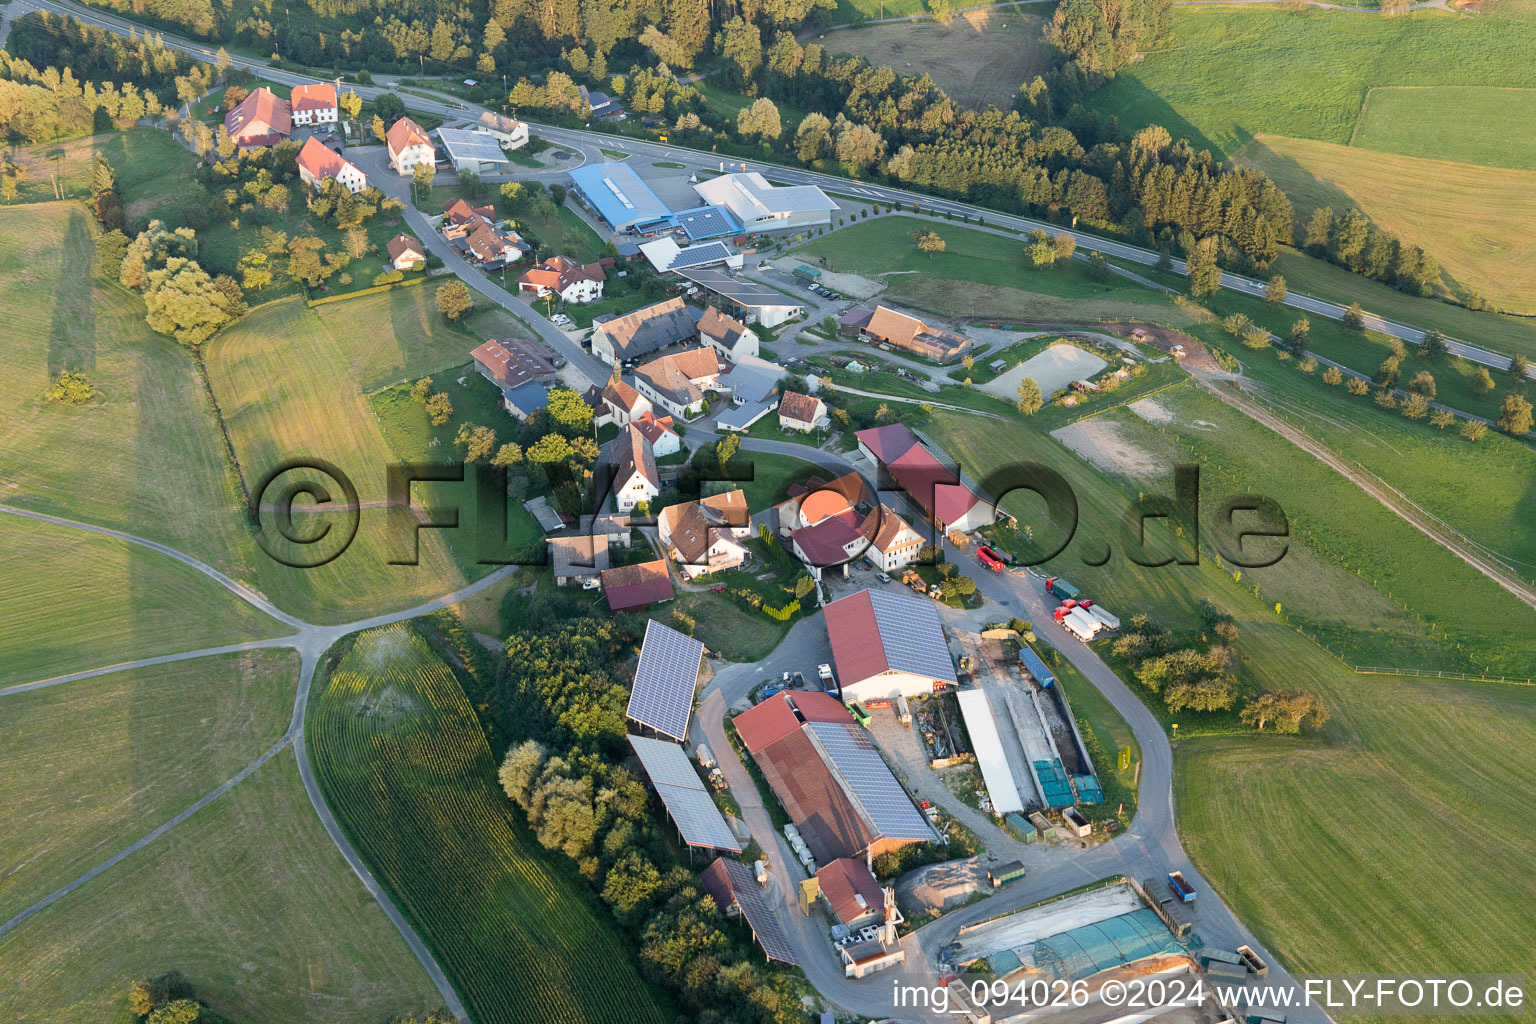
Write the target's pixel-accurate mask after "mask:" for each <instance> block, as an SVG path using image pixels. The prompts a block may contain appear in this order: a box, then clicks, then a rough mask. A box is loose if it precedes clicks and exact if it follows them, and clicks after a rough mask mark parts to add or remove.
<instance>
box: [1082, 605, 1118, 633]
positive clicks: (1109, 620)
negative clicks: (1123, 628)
mask: <svg viewBox="0 0 1536 1024" xmlns="http://www.w3.org/2000/svg"><path fill="white" fill-rule="evenodd" d="M1088 614H1089V615H1092V616H1093V617H1094V618H1096V619H1098V620H1099V621H1100V622H1102V623H1103V624H1104V628H1105V629H1119V628H1120V620H1119V619H1118V618H1117V617H1115V616H1114V615H1111V614H1110V613H1109V612H1107V611H1105V610H1104V607H1103V606H1102V605H1097V604H1096V605H1093V606H1091V607H1090V608H1089V609H1088Z"/></svg>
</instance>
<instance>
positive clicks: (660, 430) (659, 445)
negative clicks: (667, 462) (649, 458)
mask: <svg viewBox="0 0 1536 1024" xmlns="http://www.w3.org/2000/svg"><path fill="white" fill-rule="evenodd" d="M631 426H633V427H634V428H635V429H636V430H638V431H640V433H641V434H643V435H644V436H645V439H646V441H647V442H649V444H650V446H651V454H652V455H654V456H656V457H657V458H658V459H664V458H666V457H667V456H668V455H676V454H677V453H678V452H680V451H682V448H683V439H682V438H681V437H679V436H678V433H677V430H676V428H674V427H673V425H672V417H671V416H657V415H656V414H655V413H654V412H651V411H650V410H646V411H645V412H644V413H642V414H641V415H639V416H636V417H635V419H634V420H633V422H632V423H631Z"/></svg>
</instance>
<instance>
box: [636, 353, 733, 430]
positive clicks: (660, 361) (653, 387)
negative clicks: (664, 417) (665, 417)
mask: <svg viewBox="0 0 1536 1024" xmlns="http://www.w3.org/2000/svg"><path fill="white" fill-rule="evenodd" d="M724 369H725V367H724V366H722V365H721V363H720V354H719V353H718V352H716V351H715V350H714V349H712V348H707V347H706V348H693V349H685V350H683V351H681V352H672V353H669V354H667V355H664V356H661V357H660V358H657V359H652V360H651V361H650V362H646V363H641V364H640V365H639V366H637V367H635V386H636V388H638V389H639V391H640V393H641V394H642V395H644V396H645V397H646V398H649V399H650V400H651V402H652V403H654V404H655V405H658V406H660V407H661V408H663V409H665V410H667V411H668V412H670V413H671V414H672V415H674V416H681V417H684V418H687V417H692V416H697V415H698V414H699V413H701V412H703V410H704V392H705V391H718V390H721V387H720V374H721V371H722V370H724Z"/></svg>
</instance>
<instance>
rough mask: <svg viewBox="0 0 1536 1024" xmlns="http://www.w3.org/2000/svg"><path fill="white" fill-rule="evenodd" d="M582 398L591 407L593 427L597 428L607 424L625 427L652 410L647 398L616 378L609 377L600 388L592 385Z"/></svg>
mask: <svg viewBox="0 0 1536 1024" xmlns="http://www.w3.org/2000/svg"><path fill="white" fill-rule="evenodd" d="M583 397H584V398H585V399H586V402H587V404H588V405H590V406H591V407H592V423H593V425H594V426H599V427H601V426H604V425H606V424H609V423H613V424H617V425H618V426H621V427H623V426H627V425H628V424H629V423H630V421H632V420H634V419H635V418H636V417H638V416H642V415H644V414H646V413H648V412H650V411H651V409H652V405H651V400H650V399H649V398H646V397H645V396H644V395H642V394H641V393H640V392H638V391H636V390H635V389H634V388H633V387H631V386H630V385H629V384H628V383H626V382H625V381H623V380H622V379H620V378H618V377H610V378H609V379H608V383H607V384H604V385H603V386H602V387H601V388H599V387H598V386H597V385H596V384H594V385H592V387H590V388H588V389H587V393H586V394H585V395H584V396H583Z"/></svg>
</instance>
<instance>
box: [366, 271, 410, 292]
mask: <svg viewBox="0 0 1536 1024" xmlns="http://www.w3.org/2000/svg"><path fill="white" fill-rule="evenodd" d="M404 280H405V274H404V273H403V272H401V271H399V270H386V271H385V272H384V273H382V274H380V275H379V276H378V277H375V278H374V279H373V286H374V287H375V288H378V287H380V286H381V285H386V284H394V283H395V282H397V281H404Z"/></svg>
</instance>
